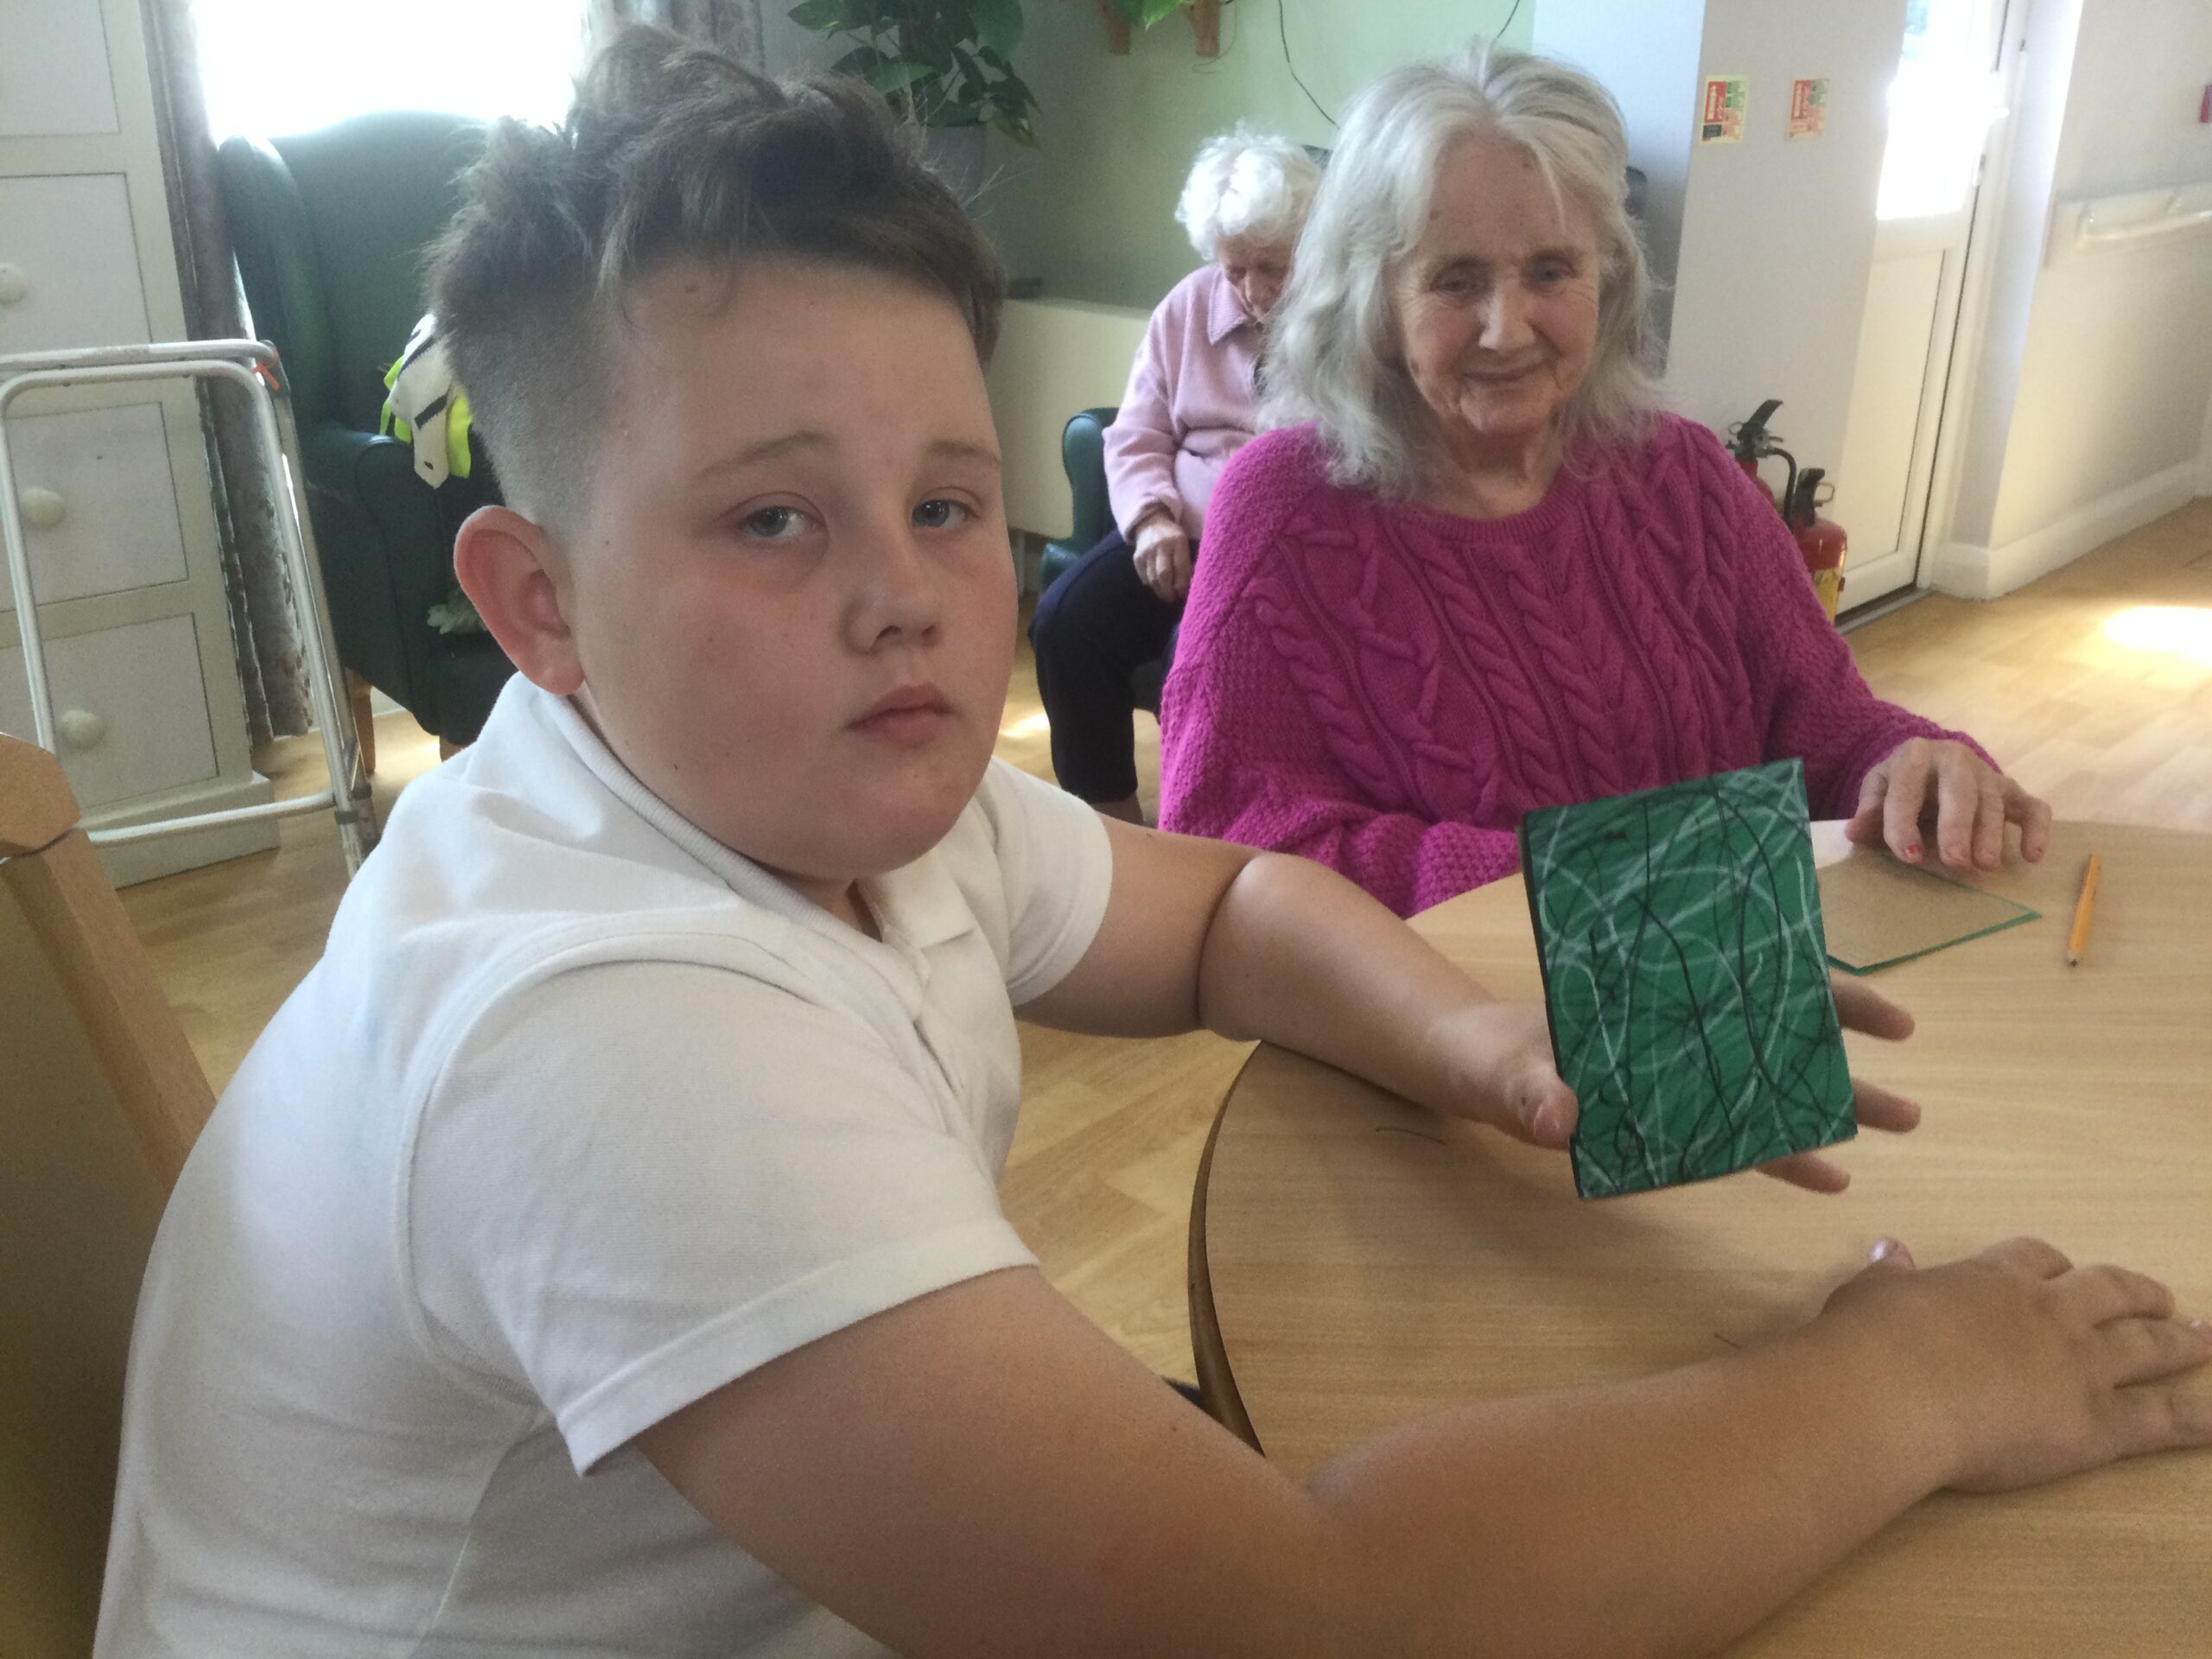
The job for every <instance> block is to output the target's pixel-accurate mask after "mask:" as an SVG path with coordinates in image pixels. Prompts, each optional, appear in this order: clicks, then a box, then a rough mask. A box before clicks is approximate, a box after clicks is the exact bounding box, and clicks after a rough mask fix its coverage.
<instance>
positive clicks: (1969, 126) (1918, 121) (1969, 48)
mask: <svg viewBox="0 0 2212 1659" xmlns="http://www.w3.org/2000/svg"><path fill="white" fill-rule="evenodd" d="M2003 12H2004V3H2003V0H1907V4H1906V6H1905V19H1904V54H1903V56H1902V58H1901V60H1900V61H1899V62H1898V64H1897V79H1896V80H1895V81H1893V82H1891V86H1890V137H1889V145H1888V148H1887V149H1885V151H1884V152H1883V157H1882V189H1881V195H1880V197H1879V199H1878V202H1877V205H1876V208H1875V213H1876V216H1877V217H1878V218H1881V219H1926V218H1930V217H1934V216H1936V215H1939V214H1943V213H1956V212H1958V211H1959V210H1960V209H1961V207H1965V206H1966V203H1967V194H1968V193H1969V192H1970V191H1972V190H1973V188H1974V169H1975V168H1976V167H1977V166H1978V165H1979V164H1980V161H1981V150H1982V144H1983V142H1984V141H1985V140H1986V138H1987V137H1988V136H1989V127H1990V124H1991V123H1992V122H1993V121H1994V120H1995V119H1996V118H1998V117H1999V115H2002V114H2003V113H2004V108H2003V105H2001V104H2000V103H1999V99H1998V82H1997V30H1998V26H1999V22H2001V20H2002V16H2003Z"/></svg>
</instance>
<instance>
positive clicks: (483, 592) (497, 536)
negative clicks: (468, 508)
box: [453, 507, 584, 697]
mask: <svg viewBox="0 0 2212 1659" xmlns="http://www.w3.org/2000/svg"><path fill="white" fill-rule="evenodd" d="M453 569H454V575H456V576H458V577H459V578H460V579H461V591H462V592H463V593H465V594H467V595H468V597H469V601H470V602H471V603H472V604H474V606H475V607H476V613H477V615H479V616H480V617H482V618H483V619H484V626H486V627H487V628H489V629H490V630H491V631H492V637H493V639H496V640H498V641H499V649H500V650H502V651H504V652H506V653H507V656H508V658H510V659H511V660H512V662H513V664H514V665H515V666H516V667H517V668H518V669H520V670H521V671H522V673H523V676H524V678H526V679H528V680H529V681H531V683H533V684H535V685H539V686H543V688H544V689H545V690H548V691H550V692H552V693H554V694H555V695H556V696H564V697H565V696H568V695H569V693H570V692H572V691H574V690H575V689H576V688H577V687H578V686H580V685H582V683H584V671H583V662H582V658H580V657H579V656H578V655H577V652H576V639H575V631H574V630H573V629H572V628H571V627H570V626H569V619H568V617H567V616H566V614H564V613H563V605H564V603H565V601H566V600H567V597H568V594H567V582H566V576H567V571H566V568H565V566H564V565H563V563H562V557H561V554H560V553H559V551H558V550H556V548H555V547H554V546H553V544H552V542H551V540H550V538H549V537H547V536H546V534H545V532H544V531H543V530H542V529H540V528H539V527H538V526H537V524H534V523H532V522H531V520H530V519H527V518H524V517H523V516H522V515H521V514H520V513H518V512H514V511H513V510H512V508H508V507H479V508H477V510H476V511H475V512H472V513H470V514H469V515H468V517H467V519H466V520H464V521H463V522H462V524H461V532H460V534H459V535H458V536H456V537H454V544H453Z"/></svg>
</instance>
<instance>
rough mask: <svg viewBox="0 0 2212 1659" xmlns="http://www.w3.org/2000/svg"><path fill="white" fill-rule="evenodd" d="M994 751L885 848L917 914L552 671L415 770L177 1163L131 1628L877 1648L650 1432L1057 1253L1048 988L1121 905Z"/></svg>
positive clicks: (246, 1638)
mask: <svg viewBox="0 0 2212 1659" xmlns="http://www.w3.org/2000/svg"><path fill="white" fill-rule="evenodd" d="M1110 878H1111V856H1110V854H1109V850H1108V847H1107V842H1106V837H1105V832H1104V830H1103V827H1102V826H1101V825H1100V823H1099V822H1098V820H1097V817H1096V815H1095V814H1094V813H1092V812H1091V811H1090V809H1089V808H1087V807H1085V806H1084V805H1083V804H1081V803H1079V802H1077V801H1076V800H1075V799H1074V798H1071V797H1069V796H1066V795H1064V794H1062V793H1060V792H1059V791H1056V790H1053V789H1052V788H1050V787H1049V786H1047V785H1044V784H1041V783H1039V782H1037V781H1035V780H1034V779H1029V778H1027V777H1024V776H1023V775H1022V774H1020V773H1019V772H1015V771H1014V770H1013V769H1012V768H1010V767H1007V766H1002V765H1001V764H999V763H997V762H994V763H993V764H992V766H991V769H990V771H989V772H988V775H987V776H986V777H985V779H984V780H983V784H982V788H981V789H980V790H978V791H977V792H976V798H975V799H974V800H973V801H972V802H971V803H970V804H969V807H968V809H967V810H966V811H965V812H963V814H962V816H961V817H960V819H959V822H958V823H957V824H956V825H955V826H954V828H953V829H952V830H951V832H950V834H949V835H948V836H946V837H945V839H944V841H943V842H941V843H940V844H939V845H938V846H937V847H936V848H935V849H932V850H931V852H930V853H929V854H928V855H925V857H923V858H922V859H920V860H919V861H917V862H915V863H914V864H912V865H910V866H908V867H907V868H905V869H902V870H899V871H897V872H895V873H894V874H891V875H888V876H886V877H884V878H883V879H881V880H876V881H870V882H867V883H864V884H863V888H862V890H863V892H864V893H865V894H866V896H867V898H868V901H869V905H870V908H871V909H872V911H873V912H874V915H875V916H876V918H878V920H879V922H880V925H881V930H882V933H883V938H882V941H881V942H880V943H878V942H877V941H875V940H873V939H870V938H867V937H865V936H864V935H862V934H861V933H859V932H857V931H855V930H853V929H852V928H849V927H847V926H845V925H843V924H842V923H840V922H838V921H836V920H835V919H834V918H831V917H830V916H829V915H828V914H827V913H826V912H823V911H822V910H821V909H819V908H818V907H817V906H814V905H812V904H811V903H810V902H808V901H807V900H805V899H802V898H800V897H799V896H798V894H796V893H793V892H792V891H791V889H790V888H789V887H785V885H784V884H783V883H782V882H780V881H779V880H776V879H775V878H773V877H772V876H770V875H769V874H766V872H765V871H763V870H762V869H760V868H759V867H758V866H756V865H754V864H753V863H751V862H749V861H747V860H746V859H744V858H741V857H740V856H739V855H736V854H734V853H733V852H731V851H729V850H728V849H727V848H725V847H722V846H721V845H720V844H719V843H717V842H715V841H713V840H712V839H711V838H709V836H706V835H704V834H703V833H702V832H701V831H700V830H698V829H696V828H695V827H694V826H693V825H691V824H690V823H687V822H686V821H685V820H683V818H681V817H678V816H677V814H676V813H675V812H674V811H673V810H671V808H669V807H668V806H667V805H666V804H664V803H663V802H662V801H660V800H659V799H658V798H656V797H655V796H653V795H652V794H651V793H650V792H649V791H647V790H646V789H645V787H644V785H641V784H639V782H638V781H637V780H636V779H634V778H632V776H631V775H630V774H629V773H628V772H626V770H625V769H624V768H623V766H621V764H620V762H619V761H618V760H615V759H614V757H613V754H612V753H610V752H609V751H608V750H607V747H606V746H605V745H604V744H602V743H601V741H599V740H598V738H597V737H596V736H595V735H594V734H593V732H592V731H591V729H590V728H589V727H588V725H586V723H585V722H584V721H582V719H581V718H580V717H579V716H578V715H577V714H576V713H575V710H574V709H571V708H570V707H569V705H568V704H567V703H566V702H563V701H562V700H561V699H559V698H556V697H553V696H549V695H547V694H546V693H544V692H543V691H540V690H537V689H536V688H535V687H533V686H531V685H530V684H529V683H528V682H526V681H524V680H523V679H522V678H521V677H516V678H515V679H514V680H513V681H512V683H510V684H509V686H508V688H507V690H506V691H505V694H504V695H503V696H501V697H500V699H499V705H498V707H497V708H496V709H494V710H493V715H492V718H491V721H490V722H489V723H488V724H487V725H486V727H485V728H484V734H483V737H482V739H481V740H480V741H479V742H478V743H477V744H476V746H475V747H474V748H472V749H470V750H469V751H468V752H467V753H466V754H464V755H462V756H461V757H460V758H459V759H457V760H454V761H452V762H450V763H448V765H446V766H442V767H441V768H439V769H438V771H436V772H434V773H432V774H430V775H429V777H426V778H424V779H422V780H420V781H419V782H417V783H416V784H415V785H412V786H411V787H410V789H409V790H408V791H407V792H406V795H405V796H404V798H403V799H402V800H401V802H400V804H399V805H398V808H397V810H396V811H395V812H394V813H393V814H392V817H391V824H390V826H389V828H388V829H387V830H386V833H385V838H384V841H383V844H382V845H381V846H380V847H379V848H378V850H377V852H376V853H375V855H373V856H372V858H371V859H370V860H369V861H368V863H367V865H366V867H365V868H364V869H363V870H362V872H361V874H360V876H359V879H358V880H355V882H354V883H353V887H352V889H351V890H350V891H349V892H348V893H347V894H346V899H345V902H344V904H343V905H341V906H340V909H339V912H338V916H337V919H336V921H335V922H334V925H333V926H332V929H331V935H330V942H329V944H328V947H327V950H325V952H324V954H323V957H322V959H321V962H319V963H317V964H316V965H315V969H314V970H313V971H312V972H311V973H309V974H308V977H307V978H306V980H305V981H304V982H302V984H301V986H300V988H299V989H298V990H297V991H296V992H295V993H294V994H293V995H292V997H291V999H290V1001H288V1002H286V1003H285V1005H284V1007H283V1009H282V1010H281V1011H280V1012H279V1013H278V1014H277V1017H276V1019H275V1020H273V1021H272V1022H271V1023H270V1027H269V1029H268V1030H267V1031H266V1032H265V1033H263V1035H262V1038H261V1040H260V1041H259V1042H258V1043H257V1045H256V1046H255V1047H254V1049H253V1052H251V1054H249V1055H248V1056H247V1058H246V1060H245V1065H243V1066H242V1067H241V1068H240V1069H239V1071H238V1076H237V1077H236V1079H235V1080H234V1081H233V1082H232V1084H231V1086H230V1088H229V1089H228V1090H226V1092H225V1094H224V1096H223V1099H222V1102H221V1103H220V1104H219V1106H218V1107H217V1108H216V1109H215V1114H214V1116H213V1119H212V1120H211V1121H210V1122H209V1123H208V1126H207V1131H206V1133H205V1134H204V1135H202V1136H201V1138H200V1143H199V1145H198V1147H196V1148H195V1149H194V1153H193V1154H192V1158H191V1160H190V1161H189V1163H188V1165H187V1166H186V1168H185V1171H184V1174H183V1177H182V1179H181V1181H180V1182H179V1183H178V1185H177V1189H176V1192H175V1197H174V1198H172V1199H171V1201H170V1204H169V1207H168V1213H167V1215H166V1216H165V1217H164V1218H163V1220H162V1228H161V1233H160V1236H159V1239H158V1241H157V1243H156V1245H155V1249H154V1255H153V1261H152V1263H151V1266H150V1268H149V1271H148V1274H147V1278H146V1282H145V1287H144V1290H143V1294H142V1298H141V1302H140V1306H139V1311H138V1323H137V1335H136V1338H135V1342H134V1344H133V1348H132V1352H131V1363H130V1384H129V1389H128V1397H127V1402H126V1408H125V1429H124V1452H123V1461H122V1472H121V1479H120V1483H119V1488H118V1496H117V1505H116V1516H115V1527H114V1532H113V1536H112V1541H111V1548H110V1554H109V1560H108V1572H107V1586H106V1593H105V1599H104V1601H103V1604H102V1606H101V1611H100V1629H99V1645H98V1652H99V1655H100V1656H102V1659H125V1656H139V1655H150V1654H189V1655H194V1656H213V1655H221V1656H226V1659H251V1656H259V1655H272V1656H273V1655H283V1656H287V1659H296V1656H303V1655H314V1656H320V1655H334V1656H355V1655H369V1654H377V1655H394V1654H436V1655H470V1656H475V1655H490V1654H494V1653H498V1654H525V1653H526V1654H531V1655H576V1656H582V1655H594V1656H601V1655H607V1656H611V1655H646V1654H651V1655H693V1654H698V1655H707V1654H715V1655H726V1654H740V1653H741V1654H758V1655H773V1656H779V1659H780V1656H801V1655H804V1656H809V1659H811V1656H829V1655H838V1656H842V1655H847V1654H874V1653H877V1652H879V1651H880V1649H878V1648H877V1646H876V1645H875V1644H874V1643H872V1642H871V1641H869V1640H868V1638H867V1637H864V1636H863V1635H861V1633H860V1632H859V1631H857V1630H854V1629H853V1628H852V1627H851V1626H849V1625H848V1624H844V1623H842V1621H840V1620H838V1619H837V1618H834V1617H833V1616H832V1615H830V1614H829V1613H828V1612H827V1611H824V1610H823V1609H822V1608H820V1607H818V1606H816V1605H813V1604H811V1603H810V1602H809V1601H808V1600H807V1599H805V1598H804V1597H803V1596H802V1595H800V1594H799V1593H798V1592H797V1591H795V1590H794V1589H792V1588H791V1586H789V1585H787V1584H785V1582H784V1581H783V1580H780V1579H779V1578H778V1577H776V1576H775V1575H774V1574H773V1573H770V1572H769V1571H768V1570H767V1569H766V1567H762V1566H761V1565H760V1563H758V1562H756V1561H754V1560H752V1559H751V1558H750V1557H748V1556H747V1555H745V1554H742V1553H741V1552H740V1551H739V1550H737V1549H736V1548H733V1547H732V1546H731V1545H729V1544H728V1543H727V1542H725V1541H723V1540H722V1539H721V1537H719V1536H718V1535H716V1534H715V1533H714V1532H713V1531H712V1530H711V1529H709V1527H708V1526H707V1524H706V1523H705V1522H703V1521H702V1519H701V1518H700V1516H699V1515H698V1514H697V1512H696V1511H695V1510H693V1509H692V1508H691V1507H690V1504H688V1503H685V1502H684V1501H683V1499H682V1498H681V1497H678V1496H677V1494H676V1492H675V1491H674V1489H672V1488H671V1487H670V1486H669V1485H668V1484H667V1483H666V1482H664V1480H663V1479H662V1478H660V1476H659V1474H658V1472H657V1471H655V1470H654V1469H653V1468H652V1465H650V1464H648V1463H647V1462H646V1461H645V1459H644V1458H643V1457H642V1456H641V1455H640V1454H639V1452H637V1451H636V1450H635V1448H634V1447H633V1446H631V1444H630V1442H631V1440H632V1438H633V1437H634V1436H635V1435H636V1434H637V1433H639V1431H640V1430H642V1429H645V1428H646V1427H650V1426H652V1424H654V1423H656V1422H658V1421H660V1420H661V1419H663V1418H664V1417H666V1416H668V1415H669V1414H671V1413H672V1412H674V1411H676V1410H677V1409H678V1408H681V1407H683V1406H685V1405H687V1404H689V1403H690V1402H692V1401H695V1400H696V1399H698V1398H700V1397H701V1396H702V1395H705V1394H708V1393H709V1392H711V1391H712V1390H713V1389H716V1388H718V1387H720V1386H721V1384H723V1383H727V1382H728V1381H730V1380H731V1379H733V1378H734V1377H737V1376H742V1375H743V1374H744V1373H746V1372H747V1371H749V1370H752V1369H753V1368H754V1367H756V1366H759V1365H761V1364H764V1363H766V1362H768V1361H769V1360H772V1359H774V1358H776V1357H778V1356H779V1355H781V1354H785V1353H788V1352H790V1351H791V1350H792V1349H794V1348H797V1347H799V1346H801V1345H802V1344H805V1343H808V1342H810V1341H812V1340H813V1339H815V1338H817V1337H821V1336H823V1335H825V1334H827V1333H828V1332H832V1331H836V1330H837V1329H839V1328H841V1327H842V1326H844V1325H850V1324H852V1323H854V1322H855V1321H856V1320H860V1319H866V1318H868V1316H869V1315H871V1314H873V1313H880V1312H881V1311H882V1310H884V1309H886V1308H888V1307H891V1306H895V1305H897V1304H899V1303H900V1302H903V1301H906V1300H910V1299H912V1298H913V1297H916V1296H919V1295H922V1294H925V1293H926V1292H929V1291H931V1290H934V1289H937V1288H939V1287H943V1286H945V1285H949V1284H952V1283H955V1282H957V1281H961V1280H963V1279H968V1278H971V1277H973V1276H975V1275H976V1274H983V1273H988V1272H991V1271H994V1270H995V1269H998V1268H1007V1267H1012V1266H1017V1265H1022V1264H1027V1263H1030V1262H1033V1257H1032V1256H1031V1255H1030V1254H1029V1252H1028V1250H1027V1249H1026V1248H1024V1246H1023V1245H1022V1243H1021V1241H1020V1239H1019V1238H1017V1237H1016V1236H1014V1230H1013V1229H1012V1228H1011V1227H1010V1226H1009V1225H1008V1224H1007V1221H1006V1218H1005V1217H1004V1215H1003V1214H1002V1213H1001V1210H1000V1208H999V1202H998V1195H997V1187H996V1183H997V1178H998V1175H999V1173H1000V1170H1001V1166H1003V1164H1004V1162H1005V1160H1006V1154H1007V1145H1008V1143H1009V1142H1010V1141H1011V1140H1012V1139H1013V1135H1014V1115H1015V1111H1016V1108H1017V1105H1018V1103H1019V1093H1020V1051H1019V1049H1018V1047H1017V1046H1016V1041H1015V1035H1014V1014H1013V1008H1014V1005H1015V1004H1017V1003H1020V1002H1022V1001H1027V1000H1028V999H1029V998H1031V997H1033V996H1036V995H1040V994H1041V993H1043V992H1044V991H1046V990H1047V989H1049V988H1051V987H1052V985H1053V984H1055V983H1056V982H1058V980H1059V979H1060V978H1061V977H1062V976H1064V975H1065V974H1066V973H1067V972H1068V970H1069V969H1071V968H1072V967H1073V966H1074V965H1075V963H1076V962H1077V959H1078V958H1079V957H1081V956H1082V955H1083V953H1084V950H1086V949H1087V948H1088V946H1089V944H1090V940H1091V938H1092V937H1093V936H1094V935H1095V933H1096V931H1097V927H1098V924H1099V919H1100V918H1101V916H1102V915H1103V913H1104V910H1105V906H1106V897H1107V889H1108V887H1109V882H1110Z"/></svg>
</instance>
